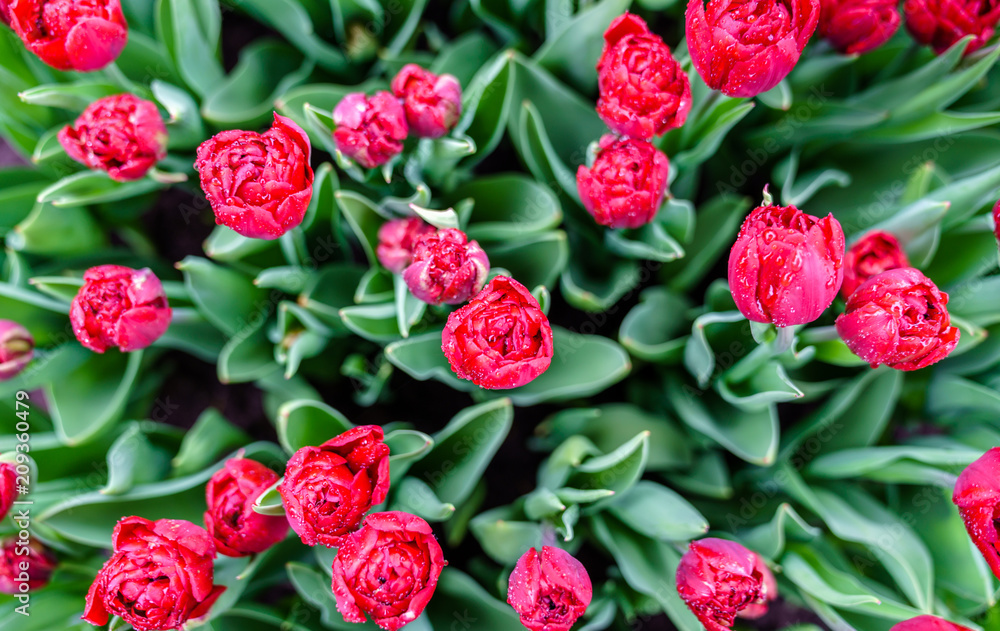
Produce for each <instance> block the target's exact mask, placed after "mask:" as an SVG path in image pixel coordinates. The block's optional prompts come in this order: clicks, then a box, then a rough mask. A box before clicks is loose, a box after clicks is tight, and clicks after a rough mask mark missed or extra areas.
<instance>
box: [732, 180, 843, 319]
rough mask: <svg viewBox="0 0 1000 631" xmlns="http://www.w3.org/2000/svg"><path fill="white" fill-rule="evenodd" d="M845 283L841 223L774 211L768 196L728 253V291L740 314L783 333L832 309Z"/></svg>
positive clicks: (796, 212)
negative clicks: (842, 284) (765, 323)
mask: <svg viewBox="0 0 1000 631" xmlns="http://www.w3.org/2000/svg"><path fill="white" fill-rule="evenodd" d="M843 280H844V232H843V230H842V229H841V227H840V222H838V221H837V220H836V219H834V217H833V215H828V216H826V217H824V218H822V219H820V218H818V217H814V216H812V215H808V214H806V213H804V212H802V211H801V210H799V209H798V208H796V207H795V206H774V205H772V204H771V203H770V199H769V196H767V194H766V192H765V199H764V204H762V205H761V206H759V207H757V208H756V209H754V210H753V211H751V212H750V214H749V215H748V216H747V218H746V220H745V221H744V222H743V227H742V228H740V233H739V236H738V237H737V238H736V243H735V244H734V245H733V248H732V250H731V251H730V253H729V288H730V290H731V291H732V292H733V299H734V300H735V301H736V307H737V308H738V309H739V310H740V312H742V313H743V315H745V316H746V317H747V318H748V319H750V320H753V321H754V322H770V323H772V324H774V325H776V326H779V327H785V326H792V325H795V324H806V323H807V322H812V321H813V320H815V319H816V318H818V317H819V316H820V314H822V313H823V311H825V310H826V308H827V307H829V306H830V305H831V304H832V303H833V299H834V298H836V297H837V292H838V291H839V290H840V286H841V283H843Z"/></svg>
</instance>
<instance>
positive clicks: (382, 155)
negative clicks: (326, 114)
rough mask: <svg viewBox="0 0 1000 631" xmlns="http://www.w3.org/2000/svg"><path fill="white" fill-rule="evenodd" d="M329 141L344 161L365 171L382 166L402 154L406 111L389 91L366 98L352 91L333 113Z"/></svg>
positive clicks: (405, 133)
mask: <svg viewBox="0 0 1000 631" xmlns="http://www.w3.org/2000/svg"><path fill="white" fill-rule="evenodd" d="M333 122H334V124H335V125H336V126H337V128H336V129H335V130H334V132H333V140H334V142H335V143H336V144H337V149H339V150H340V152H341V153H343V154H344V155H345V156H347V157H348V158H351V159H352V160H354V161H355V162H357V163H358V164H360V165H361V166H363V167H365V168H366V169H374V168H375V167H378V166H382V165H383V164H385V163H386V162H388V161H389V160H391V159H392V158H394V157H396V156H397V155H399V154H400V153H401V152H402V151H403V141H404V140H406V135H407V134H408V133H409V125H408V124H407V122H406V110H405V109H404V108H403V106H402V104H400V102H399V99H397V98H396V97H395V96H393V94H392V93H391V92H385V91H382V92H377V93H375V96H373V97H371V98H368V97H367V96H365V95H364V94H362V93H361V92H352V93H351V94H348V95H347V96H345V97H344V98H343V100H342V101H341V102H340V103H339V104H337V107H336V108H335V109H334V110H333Z"/></svg>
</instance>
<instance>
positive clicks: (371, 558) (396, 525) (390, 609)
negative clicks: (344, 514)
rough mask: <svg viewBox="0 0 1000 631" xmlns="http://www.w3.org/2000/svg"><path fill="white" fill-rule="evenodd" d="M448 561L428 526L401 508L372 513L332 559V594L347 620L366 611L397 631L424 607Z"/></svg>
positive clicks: (355, 619) (389, 630)
mask: <svg viewBox="0 0 1000 631" xmlns="http://www.w3.org/2000/svg"><path fill="white" fill-rule="evenodd" d="M445 565H447V562H446V561H445V560H444V553H443V551H442V550H441V545H440V544H439V543H438V542H437V539H435V538H434V531H433V530H431V527H430V525H429V524H428V523H427V522H426V521H424V520H423V519H421V518H419V517H417V516H416V515H410V514H409V513H402V512H398V511H393V512H387V513H372V514H371V515H369V516H368V517H366V518H365V523H364V525H363V526H362V527H361V529H360V530H358V531H357V532H354V533H352V534H350V535H348V536H346V537H344V539H343V542H342V543H341V544H340V547H339V548H338V549H337V556H336V557H334V559H333V584H332V589H333V595H334V597H335V598H336V599H337V611H339V612H340V613H341V615H343V616H344V621H345V622H364V621H365V620H366V618H365V616H367V617H368V618H371V620H372V622H374V623H375V624H376V625H378V627H379V628H381V629H385V630H386V631H396V630H397V629H399V628H400V627H403V626H405V625H407V624H409V623H411V622H413V621H414V620H416V619H417V617H418V616H420V614H421V613H422V612H423V610H424V607H426V606H427V603H428V602H430V599H431V596H433V595H434V590H435V589H436V588H437V582H438V577H439V576H441V570H442V569H444V566H445Z"/></svg>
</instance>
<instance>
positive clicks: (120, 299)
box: [69, 265, 173, 353]
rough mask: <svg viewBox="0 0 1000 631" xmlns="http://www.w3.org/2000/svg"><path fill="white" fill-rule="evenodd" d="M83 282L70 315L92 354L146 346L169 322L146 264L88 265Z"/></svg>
mask: <svg viewBox="0 0 1000 631" xmlns="http://www.w3.org/2000/svg"><path fill="white" fill-rule="evenodd" d="M83 281H84V282H83V287H81V288H80V291H79V292H78V293H77V294H76V297H75V298H74V299H73V303H72V304H71V305H70V311H69V319H70V322H71V323H72V324H73V333H74V334H76V339H78V340H79V341H80V343H81V344H83V345H84V346H86V347H87V348H89V349H90V350H92V351H94V352H95V353H103V352H104V351H106V350H107V349H108V348H110V347H117V348H118V349H119V350H121V351H122V352H129V351H136V350H139V349H142V348H146V347H147V346H149V345H150V344H152V343H153V342H155V341H156V340H157V339H159V337H160V336H161V335H163V334H164V333H166V331H167V329H168V328H169V327H170V320H171V318H172V316H173V311H172V310H171V309H170V305H169V304H167V295H166V293H165V292H164V291H163V285H162V284H161V283H160V279H159V278H157V277H156V275H155V274H153V272H152V271H150V270H149V269H141V270H135V269H131V268H129V267H122V266H121V265H100V266H98V267H92V268H90V269H89V270H87V271H86V272H85V273H84V275H83Z"/></svg>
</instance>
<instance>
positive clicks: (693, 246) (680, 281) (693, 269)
mask: <svg viewBox="0 0 1000 631" xmlns="http://www.w3.org/2000/svg"><path fill="white" fill-rule="evenodd" d="M749 207H750V200H749V199H748V198H746V197H736V196H731V195H728V194H723V195H720V196H718V197H715V198H713V199H712V200H711V201H709V202H708V203H706V204H702V205H701V206H700V207H699V208H698V215H697V222H696V224H695V231H694V237H692V239H691V241H690V243H688V242H685V245H686V246H687V247H686V249H687V256H686V257H685V258H684V259H682V260H680V261H676V262H674V263H669V264H667V265H665V266H664V272H666V273H667V274H668V275H669V276H670V277H671V279H670V282H669V286H670V288H671V289H673V290H675V291H677V292H681V291H683V290H686V289H689V288H691V287H693V286H694V285H696V284H698V283H699V282H700V281H701V280H702V278H703V277H704V275H705V274H707V273H708V271H709V270H710V269H711V268H712V266H713V265H715V263H716V261H718V259H719V257H720V256H722V255H723V254H726V253H728V252H729V249H730V247H731V246H732V244H733V241H734V240H735V238H736V232H737V231H738V230H739V228H740V224H742V223H743V219H744V217H745V215H746V212H747V209H748V208H749Z"/></svg>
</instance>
